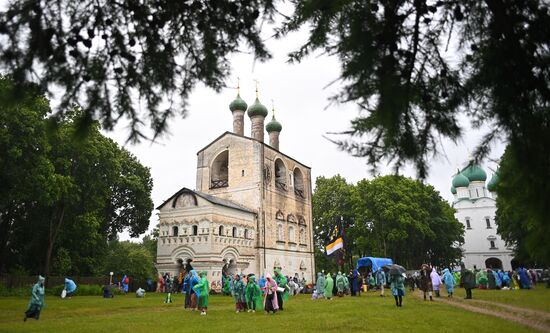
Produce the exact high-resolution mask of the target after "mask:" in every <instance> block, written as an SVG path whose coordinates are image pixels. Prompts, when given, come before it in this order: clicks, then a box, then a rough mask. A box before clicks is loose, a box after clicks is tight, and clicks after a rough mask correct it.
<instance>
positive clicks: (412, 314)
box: [0, 292, 548, 333]
mask: <svg viewBox="0 0 550 333" xmlns="http://www.w3.org/2000/svg"><path fill="white" fill-rule="evenodd" d="M476 294H479V293H476ZM510 294H512V292H510ZM513 294H517V295H519V294H520V293H519V292H517V293H513ZM533 294H535V292H533ZM546 295H548V294H546ZM163 299H164V298H163V295H158V294H148V295H147V296H146V297H145V298H143V299H138V298H135V297H134V296H133V295H127V296H119V297H115V298H114V299H103V298H100V297H95V296H80V297H74V298H72V299H67V300H62V299H60V298H58V297H47V298H46V308H45V309H44V311H43V312H42V315H41V318H40V320H39V321H35V320H34V319H29V321H27V322H26V323H24V322H23V312H24V310H25V309H26V306H27V302H28V299H27V298H24V299H23V298H16V297H5V298H0V332H9V333H16V332H40V333H47V332H55V333H58V332H131V333H140V332H208V333H214V332H216V333H218V332H323V333H324V332H349V331H356V332H362V331H365V330H367V331H376V332H378V331H390V330H392V331H394V332H396V331H403V332H405V331H406V332H426V330H429V331H438V332H468V333H471V332H476V331H477V332H481V331H486V330H487V328H489V327H490V328H491V331H494V332H499V333H503V332H514V333H518V332H528V331H532V330H531V329H529V328H527V327H524V326H522V325H519V324H516V323H513V322H510V321H507V320H501V319H497V318H494V317H491V316H486V315H481V314H476V313H472V312H468V311H464V310H461V309H458V308H456V307H453V306H451V305H446V304H442V303H439V302H424V301H422V300H421V299H419V298H418V297H415V296H412V295H410V294H409V295H407V297H405V299H404V306H403V307H402V308H396V307H395V305H394V303H393V297H385V298H381V297H379V296H378V295H377V294H375V293H368V294H366V295H365V294H363V296H361V297H349V296H348V297H344V298H337V299H335V300H333V301H325V300H317V301H312V300H310V299H309V297H308V295H300V296H296V297H294V298H291V300H290V301H289V302H288V303H287V304H285V310H284V311H282V312H279V313H277V314H275V315H264V313H263V312H261V311H260V312H257V313H239V314H237V313H235V311H234V304H233V301H232V299H231V298H230V297H223V296H211V298H210V304H209V305H210V308H209V311H208V315H207V316H199V314H198V313H197V312H193V313H192V312H188V311H184V310H183V307H182V304H183V297H182V296H181V295H177V296H175V297H174V298H173V300H174V301H175V302H174V303H172V304H163Z"/></svg>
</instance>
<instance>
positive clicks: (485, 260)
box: [451, 162, 513, 270]
mask: <svg viewBox="0 0 550 333" xmlns="http://www.w3.org/2000/svg"><path fill="white" fill-rule="evenodd" d="M486 180H487V174H486V173H485V171H484V170H483V169H482V168H481V167H480V166H479V165H476V164H474V163H473V162H470V163H468V165H467V166H466V167H465V168H463V169H462V170H459V172H457V174H456V175H455V176H454V178H453V182H452V187H451V192H452V193H453V195H454V201H453V207H454V208H455V209H456V213H455V217H456V218H457V219H458V221H460V223H462V224H463V225H464V231H465V233H464V245H463V246H462V249H463V261H464V264H465V265H466V267H469V268H472V267H474V266H476V267H477V268H494V269H504V270H511V269H512V260H513V253H512V250H511V249H510V248H508V247H507V246H506V243H505V242H504V241H503V240H502V238H501V237H500V235H498V234H497V225H496V223H495V215H496V200H495V199H496V192H495V187H496V184H497V182H498V172H496V173H494V174H493V176H492V178H491V180H490V181H489V183H488V184H487V186H485V181H486Z"/></svg>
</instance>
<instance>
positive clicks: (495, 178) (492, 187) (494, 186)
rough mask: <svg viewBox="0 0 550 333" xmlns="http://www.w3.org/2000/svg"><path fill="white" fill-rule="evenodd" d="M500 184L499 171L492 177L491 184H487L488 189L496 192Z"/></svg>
mask: <svg viewBox="0 0 550 333" xmlns="http://www.w3.org/2000/svg"><path fill="white" fill-rule="evenodd" d="M498 182H499V178H498V171H497V172H495V173H494V174H493V176H492V177H491V180H490V181H489V184H487V189H488V190H489V191H491V192H495V190H496V189H497V185H498Z"/></svg>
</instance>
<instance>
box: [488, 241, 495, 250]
mask: <svg viewBox="0 0 550 333" xmlns="http://www.w3.org/2000/svg"><path fill="white" fill-rule="evenodd" d="M489 242H490V244H491V249H496V246H495V241H489Z"/></svg>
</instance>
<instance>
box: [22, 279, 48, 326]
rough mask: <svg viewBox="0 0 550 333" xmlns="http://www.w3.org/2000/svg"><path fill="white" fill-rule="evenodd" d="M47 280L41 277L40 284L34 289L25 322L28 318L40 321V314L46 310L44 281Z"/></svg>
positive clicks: (37, 283)
mask: <svg viewBox="0 0 550 333" xmlns="http://www.w3.org/2000/svg"><path fill="white" fill-rule="evenodd" d="M45 280H46V279H45V278H44V277H43V276H41V275H39V276H38V282H36V284H35V285H34V286H33V287H32V293H31V300H30V302H29V306H28V307H27V311H25V318H24V319H23V320H24V321H27V319H28V318H34V319H36V320H38V318H40V312H41V311H42V309H44V305H45V304H44V281H45Z"/></svg>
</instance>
